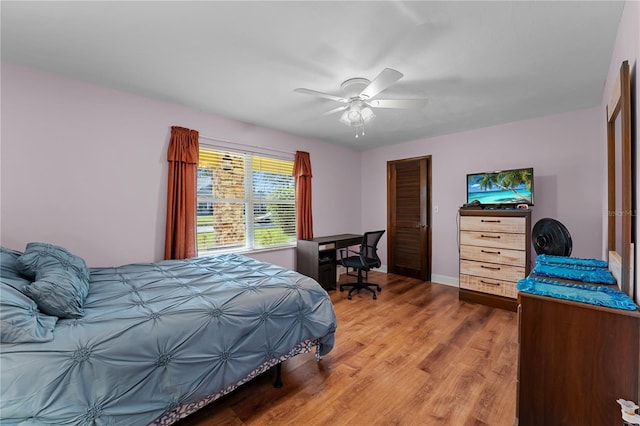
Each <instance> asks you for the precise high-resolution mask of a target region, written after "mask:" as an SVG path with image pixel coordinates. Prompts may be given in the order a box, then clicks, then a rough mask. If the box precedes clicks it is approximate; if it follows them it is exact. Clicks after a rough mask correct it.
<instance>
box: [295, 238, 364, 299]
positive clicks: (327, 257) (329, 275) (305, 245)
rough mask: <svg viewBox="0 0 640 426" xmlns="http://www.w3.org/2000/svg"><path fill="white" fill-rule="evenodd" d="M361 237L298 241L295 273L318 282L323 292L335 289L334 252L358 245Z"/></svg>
mask: <svg viewBox="0 0 640 426" xmlns="http://www.w3.org/2000/svg"><path fill="white" fill-rule="evenodd" d="M361 243H362V235H358V234H340V235H330V236H327V237H318V238H312V239H310V240H298V248H297V250H296V252H297V257H298V261H297V271H298V272H300V273H301V274H304V275H306V276H308V277H311V278H313V279H314V280H316V281H318V282H319V283H320V285H321V286H322V288H324V289H325V290H335V289H336V251H337V250H339V249H341V248H345V247H350V246H355V245H360V244H361Z"/></svg>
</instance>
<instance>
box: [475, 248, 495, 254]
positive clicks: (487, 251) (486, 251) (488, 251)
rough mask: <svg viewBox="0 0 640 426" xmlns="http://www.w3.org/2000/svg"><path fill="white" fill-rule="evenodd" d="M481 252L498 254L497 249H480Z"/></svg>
mask: <svg viewBox="0 0 640 426" xmlns="http://www.w3.org/2000/svg"><path fill="white" fill-rule="evenodd" d="M480 251H481V252H482V253H487V254H500V252H499V251H490V250H483V249H481V250H480Z"/></svg>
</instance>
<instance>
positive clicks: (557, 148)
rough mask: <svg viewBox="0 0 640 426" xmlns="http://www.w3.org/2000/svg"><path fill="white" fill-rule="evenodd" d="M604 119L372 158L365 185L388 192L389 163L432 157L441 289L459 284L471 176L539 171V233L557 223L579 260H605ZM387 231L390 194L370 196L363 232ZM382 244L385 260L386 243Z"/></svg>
mask: <svg viewBox="0 0 640 426" xmlns="http://www.w3.org/2000/svg"><path fill="white" fill-rule="evenodd" d="M602 117H603V116H602V115H601V111H600V109H599V108H592V109H587V110H580V111H575V112H571V113H565V114H559V115H553V116H548V117H542V118H537V119H532V120H526V121H520V122H514V123H509V124H506V125H500V126H493V127H488V128H484V129H479V130H473V131H469V132H464V133H456V134H453V135H446V136H440V137H436V138H431V139H424V140H418V141H413V142H408V143H404V144H400V145H394V146H389V147H384V148H379V149H375V150H370V151H366V152H364V153H363V154H362V159H361V161H362V178H361V179H362V185H363V188H364V187H365V183H366V184H367V185H370V186H372V187H380V188H386V186H385V185H386V183H385V182H386V177H385V176H386V162H387V161H390V160H397V159H401V158H410V157H417V156H423V155H431V156H432V158H431V163H432V184H431V185H432V204H433V206H436V205H437V206H438V208H439V212H438V213H433V214H432V224H431V226H432V280H433V281H436V282H443V283H447V284H455V283H457V280H458V278H457V277H458V246H457V223H458V222H457V211H458V208H459V207H460V206H461V205H462V204H463V203H464V202H466V175H467V173H477V172H482V171H490V170H500V169H513V168H519V167H533V168H534V191H535V194H534V197H535V206H534V207H533V211H532V226H533V224H535V222H536V221H537V220H539V219H542V218H544V217H552V218H555V219H557V220H559V221H560V222H562V223H563V224H564V225H565V226H566V227H567V228H568V229H569V232H570V233H571V236H572V239H573V253H572V254H573V255H575V256H580V257H600V253H601V244H602V230H601V221H602V214H603V208H602V204H601V200H602V183H601V182H602V179H604V176H605V174H604V173H605V172H604V164H603V163H602V157H601V156H602V149H601V146H602V144H604V143H606V142H605V141H603V140H602V139H601V137H600V126H601V124H602V123H601V121H602ZM381 226H382V227H386V191H382V192H381V193H380V194H379V195H378V196H372V195H371V194H364V195H363V197H362V227H363V229H374V228H380V227H381ZM382 243H383V244H382V246H381V250H380V252H381V256H384V257H383V259H386V256H387V247H386V240H384V241H383V242H382ZM532 253H534V254H535V252H533V251H532ZM383 262H384V263H386V261H384V260H383Z"/></svg>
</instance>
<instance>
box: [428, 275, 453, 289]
mask: <svg viewBox="0 0 640 426" xmlns="http://www.w3.org/2000/svg"><path fill="white" fill-rule="evenodd" d="M431 282H432V283H436V284H444V285H448V286H451V287H459V286H460V279H458V278H454V277H448V276H446V275H438V274H431Z"/></svg>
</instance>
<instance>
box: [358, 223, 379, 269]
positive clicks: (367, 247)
mask: <svg viewBox="0 0 640 426" xmlns="http://www.w3.org/2000/svg"><path fill="white" fill-rule="evenodd" d="M382 234H384V229H383V230H382V231H371V232H365V233H364V235H363V236H362V244H361V245H360V260H361V261H362V264H363V265H367V267H368V268H379V267H380V265H382V262H380V258H379V257H378V241H380V238H381V237H382Z"/></svg>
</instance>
